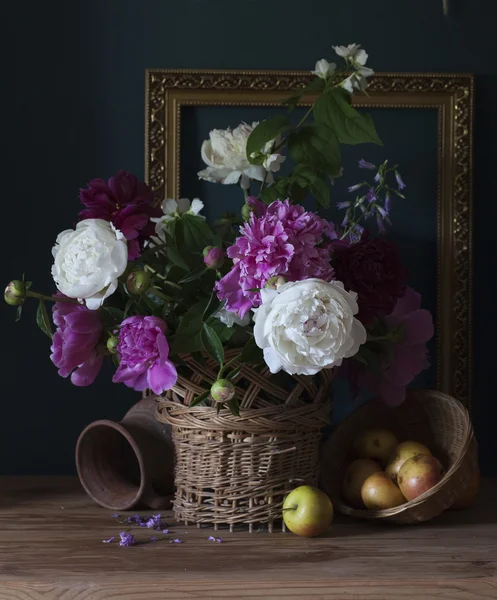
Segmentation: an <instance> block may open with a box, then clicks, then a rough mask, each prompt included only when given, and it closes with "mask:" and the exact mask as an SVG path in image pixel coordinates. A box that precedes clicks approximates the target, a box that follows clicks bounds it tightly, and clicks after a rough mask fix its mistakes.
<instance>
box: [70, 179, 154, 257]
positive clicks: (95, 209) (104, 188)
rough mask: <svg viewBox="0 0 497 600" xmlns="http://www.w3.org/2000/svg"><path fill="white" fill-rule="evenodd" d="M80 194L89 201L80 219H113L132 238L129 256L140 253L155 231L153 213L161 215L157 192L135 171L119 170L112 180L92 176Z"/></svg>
mask: <svg viewBox="0 0 497 600" xmlns="http://www.w3.org/2000/svg"><path fill="white" fill-rule="evenodd" d="M79 197H80V200H81V202H82V203H83V204H84V205H85V207H86V208H85V209H83V210H82V211H81V212H80V213H79V215H78V216H79V220H80V221H82V220H83V219H104V220H105V221H110V222H111V223H112V224H113V225H114V227H115V228H116V229H119V230H120V231H122V233H123V234H124V237H125V238H126V239H127V240H128V258H129V260H135V259H137V258H138V257H139V256H140V253H141V250H142V249H143V244H144V242H145V241H146V240H147V239H148V238H149V237H150V236H151V235H153V234H154V231H155V225H154V223H152V222H151V221H150V218H151V217H158V216H160V215H161V210H160V209H159V208H156V207H155V206H154V205H153V200H154V192H152V190H151V189H150V188H149V187H148V186H147V185H146V184H145V183H143V182H141V181H139V180H138V179H137V178H136V177H135V176H134V175H131V173H126V172H125V171H119V172H118V173H117V174H116V175H114V177H111V178H110V179H109V181H104V180H103V179H92V180H91V181H90V183H89V184H88V188H87V189H84V190H83V189H82V190H80V193H79Z"/></svg>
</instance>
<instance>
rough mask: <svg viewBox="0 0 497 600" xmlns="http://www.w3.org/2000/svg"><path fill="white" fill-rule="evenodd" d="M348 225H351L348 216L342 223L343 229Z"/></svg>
mask: <svg viewBox="0 0 497 600" xmlns="http://www.w3.org/2000/svg"><path fill="white" fill-rule="evenodd" d="M348 223H349V218H348V216H347V215H345V217H344V218H343V221H342V227H347V225H348Z"/></svg>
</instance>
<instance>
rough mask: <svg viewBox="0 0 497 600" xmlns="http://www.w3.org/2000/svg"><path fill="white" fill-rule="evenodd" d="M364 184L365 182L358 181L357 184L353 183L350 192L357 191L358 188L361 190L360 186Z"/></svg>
mask: <svg viewBox="0 0 497 600" xmlns="http://www.w3.org/2000/svg"><path fill="white" fill-rule="evenodd" d="M363 185H364V184H363V183H356V184H355V185H351V186H349V192H350V193H352V192H355V191H356V190H359V189H360V188H362V186H363Z"/></svg>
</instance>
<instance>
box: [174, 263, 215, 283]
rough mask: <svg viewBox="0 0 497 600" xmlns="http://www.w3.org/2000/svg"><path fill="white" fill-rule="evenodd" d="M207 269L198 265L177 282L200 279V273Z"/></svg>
mask: <svg viewBox="0 0 497 600" xmlns="http://www.w3.org/2000/svg"><path fill="white" fill-rule="evenodd" d="M207 271H208V269H207V267H199V268H198V269H195V270H194V271H192V272H191V273H188V275H185V276H184V277H183V278H181V279H180V280H179V281H178V283H189V282H190V281H195V280H196V279H200V277H202V275H203V274H204V273H206V272H207Z"/></svg>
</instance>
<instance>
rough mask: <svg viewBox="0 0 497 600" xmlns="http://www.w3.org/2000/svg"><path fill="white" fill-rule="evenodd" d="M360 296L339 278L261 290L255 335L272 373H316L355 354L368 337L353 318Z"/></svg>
mask: <svg viewBox="0 0 497 600" xmlns="http://www.w3.org/2000/svg"><path fill="white" fill-rule="evenodd" d="M356 296H357V295H356V294H355V293H354V292H350V293H349V292H346V291H345V289H344V287H343V284H342V283H341V282H340V281H331V282H329V283H328V282H326V281H323V280H321V279H306V280H304V281H296V282H290V283H285V284H284V285H282V286H281V287H279V288H278V289H277V290H272V289H263V290H261V299H262V305H261V306H260V307H259V308H257V309H255V310H254V313H255V315H254V323H255V325H254V337H255V341H256V344H257V345H258V346H259V348H262V349H263V351H264V360H265V361H266V363H267V365H268V367H269V369H270V370H271V373H277V372H278V371H280V370H281V369H283V370H284V371H286V372H287V373H290V374H291V375H293V374H297V375H315V374H316V373H318V372H319V371H321V370H322V369H330V368H331V367H335V366H339V365H340V364H341V363H342V360H343V359H344V358H348V357H350V356H353V355H354V354H356V352H357V351H358V350H359V346H360V345H361V344H364V342H365V341H366V330H365V329H364V326H363V325H362V323H361V322H360V321H358V320H357V319H356V318H355V317H354V315H355V314H357V312H358V310H359V308H358V306H357V302H356Z"/></svg>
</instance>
